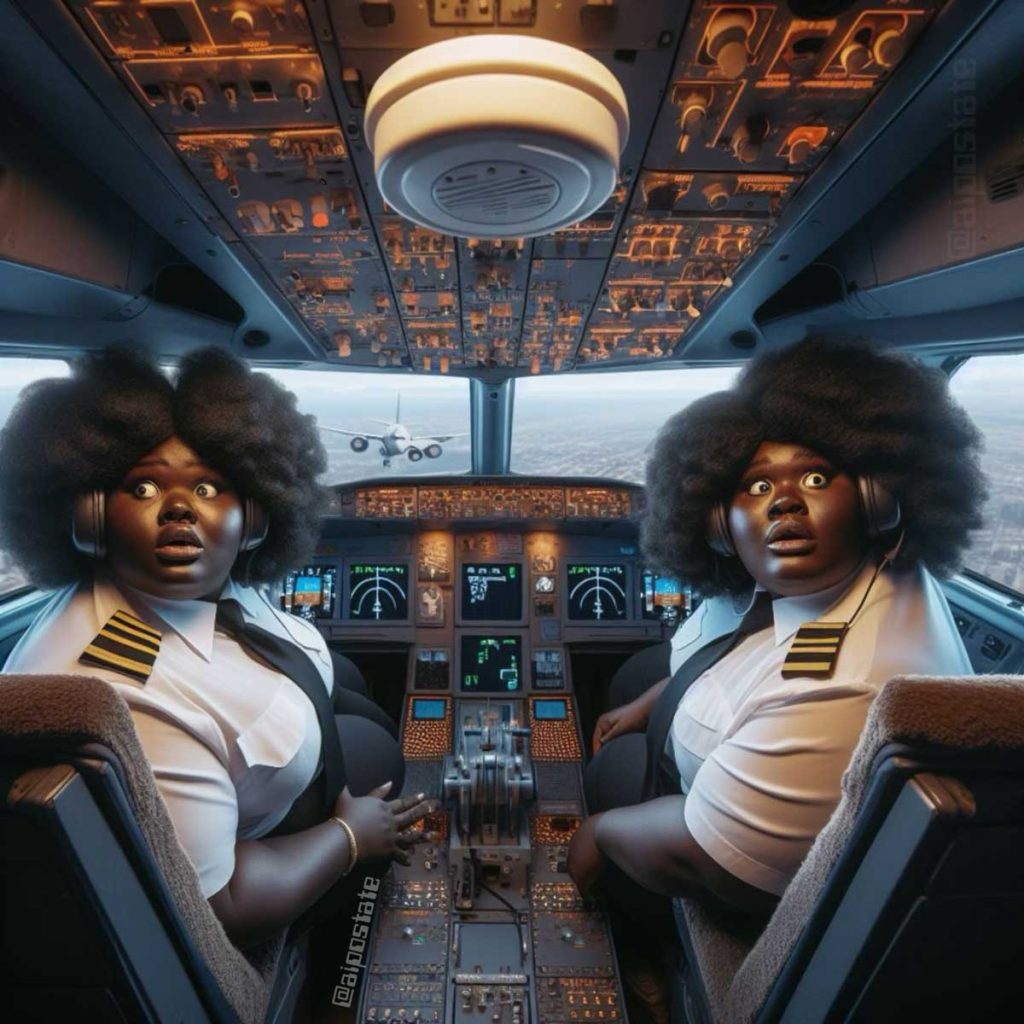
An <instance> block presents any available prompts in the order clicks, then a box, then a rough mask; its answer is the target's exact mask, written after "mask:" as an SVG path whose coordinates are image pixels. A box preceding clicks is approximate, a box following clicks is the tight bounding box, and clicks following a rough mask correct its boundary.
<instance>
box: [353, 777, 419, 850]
mask: <svg viewBox="0 0 1024 1024" xmlns="http://www.w3.org/2000/svg"><path fill="white" fill-rule="evenodd" d="M390 789H391V783H390V782H385V783H384V785H383V786H378V787H377V788H376V789H374V790H371V791H370V793H369V794H368V795H367V796H353V795H352V794H351V793H350V792H349V791H348V786H346V787H345V788H344V789H343V790H342V791H341V793H340V794H339V796H338V799H337V800H336V801H335V802H334V813H335V814H336V815H337V816H338V817H339V818H343V819H344V820H345V822H346V823H347V824H348V827H349V828H350V829H352V834H353V835H354V836H355V837H356V844H357V846H358V847H359V860H360V861H367V860H379V859H381V858H385V857H387V858H390V857H393V858H394V859H395V860H397V861H398V863H399V864H409V863H410V862H411V861H410V856H409V850H410V849H411V848H412V847H413V846H415V845H416V844H417V843H422V842H424V840H426V838H427V836H426V834H425V833H424V832H423V830H422V829H415V830H411V831H406V830H407V829H409V826H411V825H412V824H414V823H415V822H417V821H419V820H420V819H421V818H422V817H423V816H424V815H426V814H428V813H429V812H430V811H431V809H432V807H431V804H430V802H429V801H427V800H424V799H423V794H422V793H418V794H416V795H415V796H403V797H398V798H397V799H395V800H385V799H384V797H385V796H387V794H388V792H389V791H390Z"/></svg>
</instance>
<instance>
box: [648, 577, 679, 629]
mask: <svg viewBox="0 0 1024 1024" xmlns="http://www.w3.org/2000/svg"><path fill="white" fill-rule="evenodd" d="M687 603H688V602H687V598H686V593H685V592H684V589H683V585H682V584H681V583H680V582H679V581H678V580H675V579H672V577H671V576H659V575H658V573H655V572H651V571H650V570H649V569H647V570H644V580H643V616H644V618H645V619H657V620H658V621H659V622H663V623H665V625H666V626H674V625H676V623H678V622H679V620H680V618H682V617H683V616H684V615H685V614H686V609H687Z"/></svg>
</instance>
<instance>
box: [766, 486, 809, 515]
mask: <svg viewBox="0 0 1024 1024" xmlns="http://www.w3.org/2000/svg"><path fill="white" fill-rule="evenodd" d="M806 511H807V506H806V505H805V504H804V503H803V501H802V500H801V499H800V497H799V496H798V495H797V494H796V493H795V492H793V491H789V490H780V491H779V492H778V494H777V495H776V497H775V500H774V501H773V502H772V503H771V505H770V506H769V508H768V516H769V518H772V519H774V518H776V517H778V516H784V515H800V514H802V513H804V512H806Z"/></svg>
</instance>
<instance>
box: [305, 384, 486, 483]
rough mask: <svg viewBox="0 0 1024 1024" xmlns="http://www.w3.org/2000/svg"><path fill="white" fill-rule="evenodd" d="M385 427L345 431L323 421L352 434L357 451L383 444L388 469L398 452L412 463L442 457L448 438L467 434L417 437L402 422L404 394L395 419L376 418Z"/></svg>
mask: <svg viewBox="0 0 1024 1024" xmlns="http://www.w3.org/2000/svg"><path fill="white" fill-rule="evenodd" d="M372 422H374V423H380V424H381V425H382V426H384V427H385V430H384V433H383V434H368V433H366V432H365V431H362V430H344V429H342V428H341V427H328V426H325V425H324V424H322V423H321V424H320V429H321V430H327V431H329V432H330V433H332V434H345V435H346V436H347V437H350V438H351V440H350V441H349V445H350V446H351V448H352V451H354V452H365V451H366V450H367V449H368V448H369V447H370V442H371V441H377V442H379V443H380V447H379V448H378V449H377V451H378V454H380V455H381V456H382V457H383V460H384V461H383V465H384V468H385V469H388V468H389V467H390V466H391V460H392V459H393V458H394V457H395V456H396V455H404V456H406V458H408V460H409V461H410V462H419V461H420V459H422V458H423V456H424V455H425V456H426V457H427V458H428V459H437V458H440V457H441V455H442V453H443V452H444V449H443V448H442V447H441V446H442V445H443V444H444V442H445V441H451V440H452V439H453V438H456V437H465V436H466V435H465V434H433V435H429V436H423V437H413V436H412V434H411V433H410V431H409V428H408V427H407V426H405V425H404V424H403V423H402V396H401V394H399V395H398V399H397V402H396V403H395V418H394V421H389V420H372Z"/></svg>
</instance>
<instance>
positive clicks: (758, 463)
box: [743, 448, 832, 476]
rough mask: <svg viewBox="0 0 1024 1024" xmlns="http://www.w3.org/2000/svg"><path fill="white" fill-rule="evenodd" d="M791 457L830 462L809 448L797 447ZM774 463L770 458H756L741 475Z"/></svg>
mask: <svg viewBox="0 0 1024 1024" xmlns="http://www.w3.org/2000/svg"><path fill="white" fill-rule="evenodd" d="M793 459H794V461H795V460H796V459H804V460H806V461H808V462H815V461H816V462H828V463H829V465H831V464H832V463H831V462H830V460H829V459H827V458H826V457H825V456H824V455H822V454H820V453H819V452H812V451H811V449H810V448H797V449H796V451H794V452H793ZM774 465H775V463H774V462H773V461H772V460H771V459H756V460H755V461H754V462H752V463H750V465H749V466H747V468H746V469H745V470H744V471H743V475H744V476H746V475H747V474H748V473H752V472H753V471H754V470H756V469H760V468H762V467H763V466H774Z"/></svg>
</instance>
